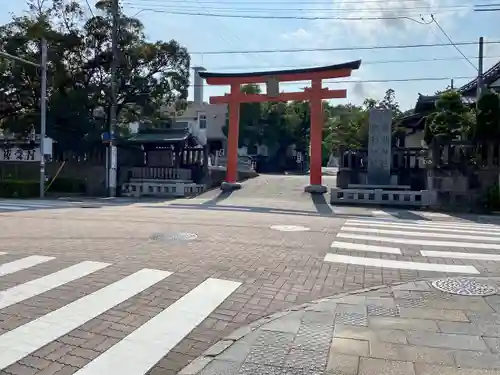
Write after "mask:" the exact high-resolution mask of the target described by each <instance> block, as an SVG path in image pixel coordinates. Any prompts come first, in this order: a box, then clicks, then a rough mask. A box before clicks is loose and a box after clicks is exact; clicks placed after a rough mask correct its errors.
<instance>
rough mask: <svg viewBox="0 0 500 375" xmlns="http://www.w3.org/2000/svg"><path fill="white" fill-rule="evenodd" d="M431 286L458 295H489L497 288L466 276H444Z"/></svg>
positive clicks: (495, 291)
mask: <svg viewBox="0 0 500 375" xmlns="http://www.w3.org/2000/svg"><path fill="white" fill-rule="evenodd" d="M432 286H433V287H434V288H436V289H438V290H441V291H443V292H447V293H451V294H457V295H459V296H491V295H492V294H496V293H497V292H498V289H497V288H496V287H494V286H492V285H488V284H483V283H480V282H478V281H477V280H476V279H467V278H454V277H450V278H446V279H440V280H435V281H433V282H432Z"/></svg>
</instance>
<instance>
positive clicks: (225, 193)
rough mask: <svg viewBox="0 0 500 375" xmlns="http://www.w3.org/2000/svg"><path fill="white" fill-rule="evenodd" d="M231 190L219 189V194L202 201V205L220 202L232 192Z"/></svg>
mask: <svg viewBox="0 0 500 375" xmlns="http://www.w3.org/2000/svg"><path fill="white" fill-rule="evenodd" d="M233 191H234V190H231V191H221V192H220V193H219V195H217V196H216V197H213V198H211V199H209V200H208V201H206V202H203V203H202V205H204V206H210V205H214V204H217V203H219V202H222V201H224V200H226V199H227V198H229V197H230V196H231V194H233Z"/></svg>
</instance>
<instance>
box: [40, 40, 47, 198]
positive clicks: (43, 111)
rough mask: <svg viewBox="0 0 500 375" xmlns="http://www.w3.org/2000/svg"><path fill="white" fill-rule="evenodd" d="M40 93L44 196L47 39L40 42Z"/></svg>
mask: <svg viewBox="0 0 500 375" xmlns="http://www.w3.org/2000/svg"><path fill="white" fill-rule="evenodd" d="M41 55H42V57H41V70H42V72H41V73H42V77H41V80H42V82H41V86H42V87H41V93H40V198H43V197H44V196H45V135H46V133H47V40H45V39H42V43H41Z"/></svg>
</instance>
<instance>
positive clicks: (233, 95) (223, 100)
mask: <svg viewBox="0 0 500 375" xmlns="http://www.w3.org/2000/svg"><path fill="white" fill-rule="evenodd" d="M360 65H361V60H357V61H351V62H348V63H344V64H338V65H330V66H323V67H316V68H308V69H294V70H279V71H268V72H249V73H213V72H200V73H199V75H200V77H201V78H204V79H205V80H206V82H207V83H208V84H209V85H229V86H230V87H231V92H230V93H229V94H226V95H223V96H212V97H210V103H211V104H228V107H229V108H228V109H229V130H228V146H227V148H228V149H227V174H226V181H225V182H224V183H223V184H222V186H221V188H222V190H234V189H239V188H240V187H241V185H240V184H238V182H237V173H238V133H239V122H240V105H241V104H242V103H261V102H267V101H270V102H287V101H291V100H308V101H309V103H310V106H311V130H310V142H311V158H310V170H311V172H310V181H309V182H310V184H309V185H308V186H306V188H305V189H304V190H305V191H306V192H309V193H321V194H323V193H325V192H326V187H325V186H323V184H322V173H321V163H322V155H321V149H322V141H323V139H322V138H323V99H341V98H345V97H346V96H347V90H345V89H341V90H330V89H328V88H323V86H322V81H323V79H330V78H344V77H349V76H350V75H351V73H352V71H353V70H356V69H359V67H360ZM306 80H310V81H311V87H310V88H306V89H305V90H304V91H302V92H286V93H285V92H282V93H280V92H279V83H280V82H290V81H306ZM249 83H253V84H260V83H266V84H267V93H266V94H246V93H243V92H241V85H244V84H249Z"/></svg>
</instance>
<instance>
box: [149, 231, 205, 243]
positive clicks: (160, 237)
mask: <svg viewBox="0 0 500 375" xmlns="http://www.w3.org/2000/svg"><path fill="white" fill-rule="evenodd" d="M197 238H198V235H197V234H196V233H189V232H179V233H154V234H152V235H151V236H149V239H150V240H151V241H193V240H195V239H197Z"/></svg>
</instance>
